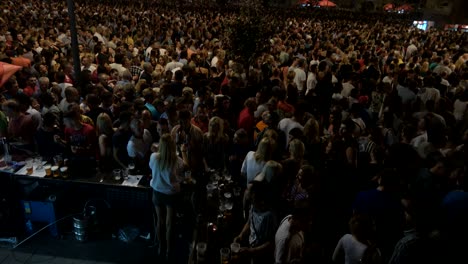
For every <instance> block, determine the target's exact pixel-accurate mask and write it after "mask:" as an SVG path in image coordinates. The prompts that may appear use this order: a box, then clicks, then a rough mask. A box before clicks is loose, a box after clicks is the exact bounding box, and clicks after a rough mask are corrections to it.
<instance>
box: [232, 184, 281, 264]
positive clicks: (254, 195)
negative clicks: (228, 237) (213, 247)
mask: <svg viewBox="0 0 468 264" xmlns="http://www.w3.org/2000/svg"><path fill="white" fill-rule="evenodd" d="M270 194H271V193H270V191H269V188H268V185H267V183H266V182H257V181H254V182H252V187H251V188H250V199H251V201H252V207H251V209H250V213H249V217H248V220H247V223H246V224H245V225H244V228H243V229H242V231H241V233H240V234H239V235H238V236H236V237H235V238H234V242H238V243H239V242H240V243H241V245H245V242H244V241H245V239H247V237H248V244H247V245H248V246H243V247H241V249H240V252H239V253H240V254H241V257H243V258H245V259H246V261H247V259H250V260H252V263H265V262H268V260H270V262H271V261H273V260H272V259H273V254H272V253H273V249H274V238H275V231H276V229H277V227H278V226H277V219H276V216H275V214H274V212H273V211H272V204H271V203H270V202H271V200H270V198H271V197H270Z"/></svg>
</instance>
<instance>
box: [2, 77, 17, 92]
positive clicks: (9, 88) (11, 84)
mask: <svg viewBox="0 0 468 264" xmlns="http://www.w3.org/2000/svg"><path fill="white" fill-rule="evenodd" d="M4 88H5V91H6V92H7V93H9V94H10V95H16V94H18V91H19V86H18V81H17V80H16V77H15V76H11V77H10V79H8V81H6V83H5V84H4Z"/></svg>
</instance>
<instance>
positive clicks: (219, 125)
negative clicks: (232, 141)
mask: <svg viewBox="0 0 468 264" xmlns="http://www.w3.org/2000/svg"><path fill="white" fill-rule="evenodd" d="M223 130H224V121H223V119H221V118H220V117H217V116H215V117H212V118H211V119H210V122H209V124H208V134H209V136H210V137H212V138H217V139H219V138H221V137H223V135H224V131H223Z"/></svg>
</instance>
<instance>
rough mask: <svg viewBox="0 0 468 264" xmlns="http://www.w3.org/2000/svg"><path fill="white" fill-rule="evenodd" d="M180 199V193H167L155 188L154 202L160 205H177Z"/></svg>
mask: <svg viewBox="0 0 468 264" xmlns="http://www.w3.org/2000/svg"><path fill="white" fill-rule="evenodd" d="M178 200H179V194H172V195H167V194H164V193H160V192H158V191H155V190H153V204H154V205H155V206H158V207H163V206H166V207H175V206H176V205H177V203H178Z"/></svg>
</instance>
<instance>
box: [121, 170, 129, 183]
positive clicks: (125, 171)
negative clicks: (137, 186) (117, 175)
mask: <svg viewBox="0 0 468 264" xmlns="http://www.w3.org/2000/svg"><path fill="white" fill-rule="evenodd" d="M128 172H129V168H125V169H123V170H122V177H123V178H124V180H128Z"/></svg>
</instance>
